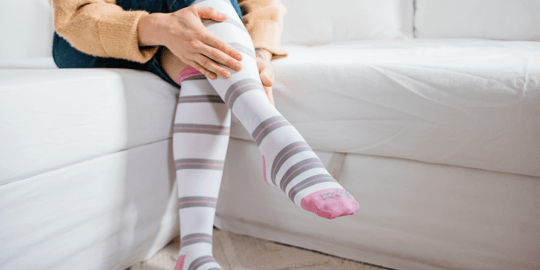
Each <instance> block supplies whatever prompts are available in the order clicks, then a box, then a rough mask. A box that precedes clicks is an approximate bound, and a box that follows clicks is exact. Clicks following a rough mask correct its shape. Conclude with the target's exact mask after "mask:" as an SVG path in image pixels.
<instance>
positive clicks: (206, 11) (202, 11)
mask: <svg viewBox="0 0 540 270" xmlns="http://www.w3.org/2000/svg"><path fill="white" fill-rule="evenodd" d="M192 7H196V11H197V14H198V15H199V17H200V18H205V19H212V20H215V21H224V20H226V19H227V15H225V14H223V13H221V12H219V11H218V10H217V9H215V8H213V7H205V6H199V5H192Z"/></svg>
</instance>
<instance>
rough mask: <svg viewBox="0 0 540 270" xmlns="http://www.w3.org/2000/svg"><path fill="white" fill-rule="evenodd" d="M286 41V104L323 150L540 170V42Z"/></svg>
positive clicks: (281, 89)
mask: <svg viewBox="0 0 540 270" xmlns="http://www.w3.org/2000/svg"><path fill="white" fill-rule="evenodd" d="M286 48H287V50H288V51H289V52H290V55H289V56H288V57H287V58H285V59H278V60H275V61H273V64H274V70H275V73H276V83H275V87H274V95H275V100H276V106H277V108H278V110H279V111H281V112H282V114H283V115H284V116H285V117H286V118H287V119H288V120H289V122H291V123H292V124H293V125H294V126H295V127H296V128H297V129H298V130H299V131H300V133H301V134H302V136H303V137H304V138H305V139H306V140H307V141H308V143H310V145H311V146H312V147H313V148H314V149H318V150H325V151H337V152H344V153H358V154H365V155H374V156H386V157H398V158H405V159H411V160H419V161H424V162H429V163H437V164H450V165H459V166H465V167H470V168H479V169H485V170H493V171H499V172H511V173H518V174H525V175H531V176H540V42H517V41H506V42H504V41H488V40H444V39H440V40H414V41H399V42H398V41H369V42H349V43H341V44H332V45H327V46H313V47H305V46H287V47H286ZM231 132H232V136H233V137H236V138H243V139H247V140H251V138H250V136H249V134H248V133H247V132H246V131H245V130H244V129H243V128H242V126H241V125H240V124H239V123H238V122H236V121H233V126H232V131H231Z"/></svg>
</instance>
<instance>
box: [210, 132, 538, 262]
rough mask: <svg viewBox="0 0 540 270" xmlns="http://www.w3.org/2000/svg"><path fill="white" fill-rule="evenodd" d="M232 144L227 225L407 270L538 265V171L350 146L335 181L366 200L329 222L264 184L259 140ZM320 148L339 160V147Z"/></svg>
mask: <svg viewBox="0 0 540 270" xmlns="http://www.w3.org/2000/svg"><path fill="white" fill-rule="evenodd" d="M228 149H229V150H228V153H227V158H226V162H225V168H224V178H223V182H222V183H221V190H220V193H219V203H218V205H217V209H216V215H217V216H216V221H215V225H216V226H217V227H219V228H222V229H224V230H227V231H232V232H235V233H240V234H247V235H251V236H255V237H259V238H263V239H268V240H272V241H277V242H280V243H286V244H290V245H293V246H300V247H304V248H307V249H312V250H317V251H321V252H324V253H328V254H333V255H336V256H339V257H344V258H349V259H353V260H357V261H361V262H367V263H370V264H375V265H381V266H385V267H390V268H393V269H400V270H422V269H471V270H473V269H474V270H482V269H485V270H507V269H513V270H525V269H540V234H539V233H538V232H539V231H540V208H539V207H538V206H539V205H540V196H538V194H539V193H540V178H539V177H532V176H524V175H517V174H510V173H500V172H493V171H485V170H478V169H471V168H465V167H459V166H449V165H439V164H430V163H425V162H419V161H412V160H404V159H399V158H388V157H375V156H367V155H361V154H347V155H345V159H344V160H343V163H342V170H341V174H340V175H339V176H338V177H336V179H337V180H338V182H339V183H340V184H341V185H342V186H343V187H344V188H346V189H347V190H348V191H349V192H350V193H351V194H353V196H354V197H355V199H356V200H357V201H358V203H359V204H360V208H359V209H358V211H357V212H356V213H355V214H354V215H352V216H346V217H340V218H337V219H334V220H327V219H323V218H320V217H319V216H317V215H315V214H313V213H310V212H307V211H305V210H303V209H301V208H300V207H298V206H296V205H295V204H293V203H292V202H291V201H290V200H289V199H288V198H287V196H285V195H284V194H283V192H281V191H280V190H279V189H277V188H275V187H270V186H268V185H267V184H266V183H265V182H264V179H263V178H262V160H260V154H259V152H258V148H257V145H256V144H255V143H254V142H250V141H245V140H238V139H232V140H231V142H230V144H229V148H228ZM316 153H317V155H318V156H319V157H320V159H321V161H322V162H323V164H324V165H325V166H326V167H332V163H333V160H334V159H333V156H334V154H333V153H331V152H325V151H316ZM239 168H242V169H241V170H240V169H239Z"/></svg>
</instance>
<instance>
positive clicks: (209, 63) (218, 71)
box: [196, 53, 231, 79]
mask: <svg viewBox="0 0 540 270" xmlns="http://www.w3.org/2000/svg"><path fill="white" fill-rule="evenodd" d="M196 55H197V56H196V61H197V62H198V63H199V64H200V65H201V66H203V67H204V68H206V69H207V70H208V71H210V72H212V73H213V74H215V75H219V76H221V77H223V78H225V79H227V78H229V76H230V75H231V73H230V71H228V70H227V69H226V68H224V67H220V66H219V65H218V64H217V63H216V62H214V61H213V60H212V59H211V58H210V57H208V56H207V55H205V54H203V53H197V54H196Z"/></svg>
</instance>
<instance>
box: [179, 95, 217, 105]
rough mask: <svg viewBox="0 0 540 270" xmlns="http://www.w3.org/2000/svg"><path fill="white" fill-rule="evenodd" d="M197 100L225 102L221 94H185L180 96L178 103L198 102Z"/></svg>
mask: <svg viewBox="0 0 540 270" xmlns="http://www.w3.org/2000/svg"><path fill="white" fill-rule="evenodd" d="M196 102H211V103H225V102H223V99H221V97H220V96H219V95H197V96H184V97H179V98H178V103H196Z"/></svg>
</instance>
